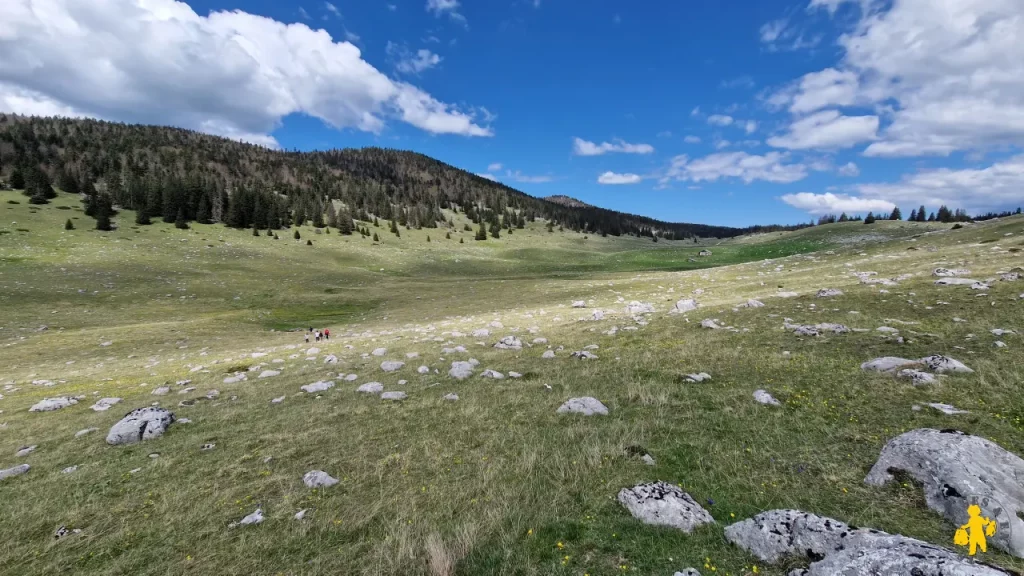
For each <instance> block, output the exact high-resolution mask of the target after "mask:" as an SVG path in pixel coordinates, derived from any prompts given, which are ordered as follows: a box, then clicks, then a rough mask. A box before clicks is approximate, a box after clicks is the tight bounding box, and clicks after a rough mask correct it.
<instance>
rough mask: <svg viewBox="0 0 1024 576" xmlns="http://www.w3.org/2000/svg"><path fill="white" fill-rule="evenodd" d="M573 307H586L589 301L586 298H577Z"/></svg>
mask: <svg viewBox="0 0 1024 576" xmlns="http://www.w3.org/2000/svg"><path fill="white" fill-rule="evenodd" d="M572 307H573V308H586V307H587V303H586V301H585V300H576V301H575V302H573V303H572Z"/></svg>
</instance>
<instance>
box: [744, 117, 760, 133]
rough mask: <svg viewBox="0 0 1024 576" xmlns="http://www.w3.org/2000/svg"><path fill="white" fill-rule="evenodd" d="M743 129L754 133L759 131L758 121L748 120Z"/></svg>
mask: <svg viewBox="0 0 1024 576" xmlns="http://www.w3.org/2000/svg"><path fill="white" fill-rule="evenodd" d="M743 129H744V130H746V132H747V134H753V133H754V132H757V122H755V121H753V120H747V123H746V124H744V125H743Z"/></svg>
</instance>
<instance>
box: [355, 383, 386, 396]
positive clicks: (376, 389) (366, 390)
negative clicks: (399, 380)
mask: <svg viewBox="0 0 1024 576" xmlns="http://www.w3.org/2000/svg"><path fill="white" fill-rule="evenodd" d="M383 391H384V385H383V384H381V383H380V382H367V383H366V384H363V385H362V386H360V387H359V388H356V392H362V393H363V394H380V393H381V392H383Z"/></svg>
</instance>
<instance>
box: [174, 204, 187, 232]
mask: <svg viewBox="0 0 1024 576" xmlns="http://www.w3.org/2000/svg"><path fill="white" fill-rule="evenodd" d="M174 227H175V228H177V229H178V230H188V219H187V218H185V207H184V206H178V215H177V216H175V217H174Z"/></svg>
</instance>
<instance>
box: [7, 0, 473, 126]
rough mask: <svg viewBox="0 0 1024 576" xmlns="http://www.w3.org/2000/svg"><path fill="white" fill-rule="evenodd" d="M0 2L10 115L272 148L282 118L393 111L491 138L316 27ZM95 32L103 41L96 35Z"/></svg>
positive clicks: (112, 4)
mask: <svg viewBox="0 0 1024 576" xmlns="http://www.w3.org/2000/svg"><path fill="white" fill-rule="evenodd" d="M36 8H37V7H36V4H35V3H33V2H32V1H31V0H8V1H7V2H3V3H0V105H2V106H3V107H4V110H5V111H10V112H17V113H40V112H52V113H59V114H68V115H88V116H93V117H100V118H105V119H109V120H117V121H124V122H138V123H152V124H171V125H175V126H181V127H185V128H191V129H196V130H204V131H208V132H213V133H216V134H221V135H225V136H229V137H243V138H246V139H248V140H250V141H255V142H260V143H264V144H274V142H273V140H272V139H271V138H270V136H268V134H269V133H270V132H272V131H273V130H274V129H275V128H276V127H277V126H278V125H279V123H280V121H281V119H282V118H283V117H285V116H287V115H289V114H296V113H299V114H307V115H309V116H313V117H315V118H319V119H320V120H322V121H324V122H326V123H327V124H329V125H331V126H333V127H336V128H355V129H357V130H363V131H369V132H380V131H381V130H383V129H384V127H385V124H386V121H387V119H390V118H398V119H400V120H402V121H404V122H407V123H409V124H411V125H413V126H416V127H417V128H420V129H422V130H426V131H428V132H432V133H438V134H462V135H467V136H490V135H492V132H491V129H490V128H489V127H487V126H486V125H481V123H478V122H477V120H476V112H475V111H472V110H460V109H458V108H456V107H454V106H452V105H449V104H446V103H444V102H440V101H438V100H437V99H435V98H433V97H432V96H430V95H429V94H427V93H426V92H423V91H422V90H420V89H418V88H416V87H415V86H412V85H411V84H408V83H404V82H397V81H394V80H392V79H390V78H388V77H387V76H386V75H384V74H382V73H381V72H380V71H378V70H377V69H376V68H374V67H373V66H371V65H370V64H369V63H367V62H366V61H365V60H363V59H362V56H361V53H360V51H359V49H358V48H357V47H355V46H353V45H352V44H350V43H348V42H335V41H334V40H333V39H332V38H331V36H330V34H328V33H327V32H326V31H324V30H312V29H310V28H309V27H308V26H306V25H305V24H300V23H299V24H284V23H281V22H278V21H275V20H272V19H270V18H265V17H262V16H255V15H252V14H248V13H245V12H241V11H233V12H212V13H210V15H209V16H199V15H197V14H196V13H195V12H194V11H193V10H192V8H190V7H189V6H188V5H187V4H184V3H182V2H176V1H173V0H147V1H146V2H137V1H134V0H106V1H104V2H78V1H76V0H51V1H49V2H47V3H46V8H47V9H46V10H45V11H43V10H38V9H36ZM98 39H102V41H99V40H98Z"/></svg>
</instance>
